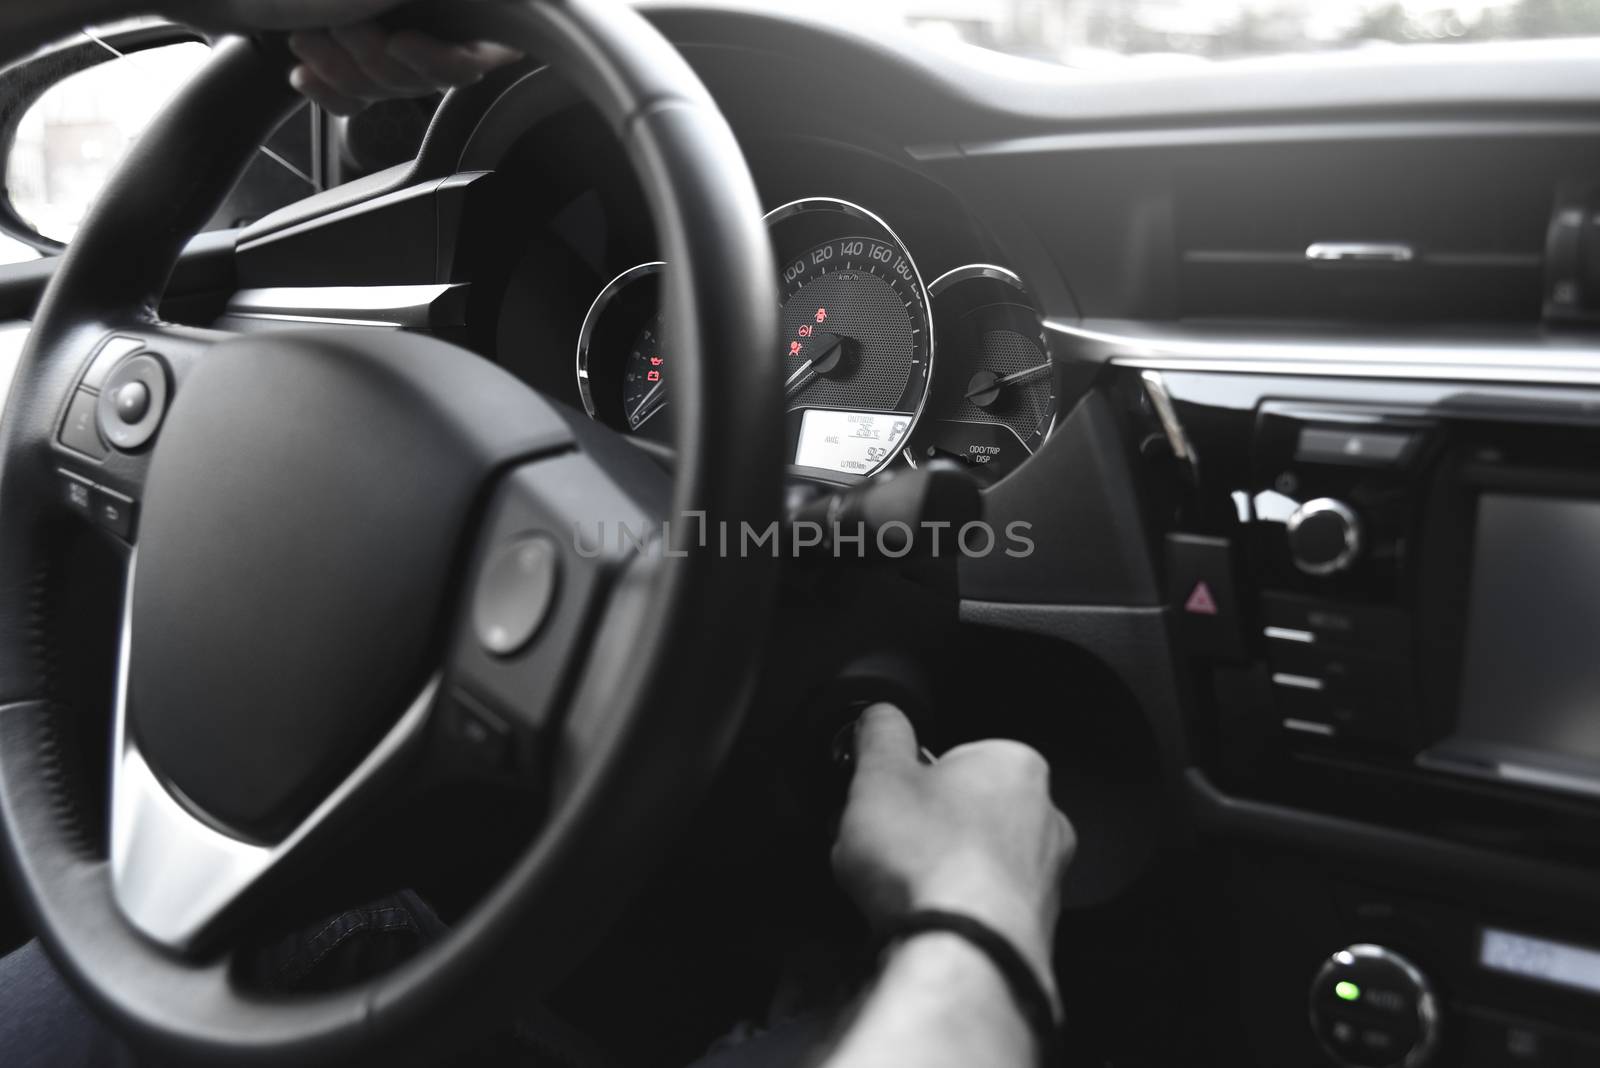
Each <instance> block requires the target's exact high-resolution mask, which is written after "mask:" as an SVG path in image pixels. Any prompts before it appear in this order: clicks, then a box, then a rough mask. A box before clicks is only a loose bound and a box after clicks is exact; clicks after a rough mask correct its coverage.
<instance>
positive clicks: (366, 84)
mask: <svg viewBox="0 0 1600 1068" xmlns="http://www.w3.org/2000/svg"><path fill="white" fill-rule="evenodd" d="M398 6H400V3H399V0H175V2H174V3H172V4H171V5H170V13H171V15H172V17H173V18H176V19H178V20H180V21H185V22H191V23H194V24H195V25H198V26H203V27H206V28H208V29H216V30H226V31H236V32H249V31H252V30H291V31H293V32H292V33H290V35H289V48H290V50H291V51H293V52H294V54H295V57H296V58H297V59H299V60H300V63H299V65H298V66H296V67H295V68H294V70H293V71H291V72H290V74H289V83H290V84H291V85H293V86H294V87H295V89H296V90H297V91H298V92H300V93H301V94H303V95H304V96H306V97H307V98H309V99H310V100H311V101H313V102H314V103H317V104H320V105H321V106H322V107H324V108H326V109H327V110H329V111H331V112H333V113H334V114H336V115H353V114H355V113H356V112H358V111H360V110H361V109H362V108H364V107H366V106H367V105H368V104H370V103H372V102H374V101H377V100H391V99H394V98H397V97H418V96H429V95H431V94H433V93H438V92H443V91H444V90H446V89H452V88H458V87H460V86H463V85H470V84H472V83H473V82H476V81H477V80H479V79H480V78H482V77H483V76H484V75H485V74H487V73H489V72H490V71H492V70H494V69H495V68H497V67H501V66H504V65H505V64H507V63H511V62H513V61H515V60H517V59H520V58H521V57H522V53H520V52H518V51H516V50H515V49H511V48H506V47H504V46H503V45H497V44H490V43H487V42H479V43H477V44H469V45H461V44H454V43H451V42H449V41H441V40H439V39H438V38H436V37H431V36H429V35H428V34H424V33H418V32H416V31H415V30H398V31H394V32H391V31H390V30H388V29H386V28H385V27H384V26H382V25H381V24H380V23H378V22H377V21H375V19H376V18H377V16H379V15H381V14H383V13H384V12H385V11H388V10H390V9H391V8H395V7H398Z"/></svg>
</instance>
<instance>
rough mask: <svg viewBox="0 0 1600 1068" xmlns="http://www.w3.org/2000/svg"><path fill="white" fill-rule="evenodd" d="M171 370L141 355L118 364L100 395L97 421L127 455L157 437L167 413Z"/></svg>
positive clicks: (158, 359)
mask: <svg viewBox="0 0 1600 1068" xmlns="http://www.w3.org/2000/svg"><path fill="white" fill-rule="evenodd" d="M167 393H168V390H167V368H166V365H165V364H163V363H162V362H161V360H160V358H159V357H156V356H154V355H151V354H150V353H141V354H140V355H138V356H133V357H130V358H128V359H126V360H124V361H123V362H122V363H120V364H118V365H117V366H116V368H115V369H114V370H113V371H112V372H111V374H110V376H109V377H108V378H107V379H106V383H105V388H104V389H103V390H101V392H100V399H99V401H98V404H97V409H96V419H97V421H98V423H99V426H100V433H101V434H103V435H104V436H105V439H106V440H107V441H109V442H111V444H112V445H114V446H116V447H117V448H118V449H122V450H124V451H128V450H132V449H137V448H139V447H141V446H143V445H144V444H146V443H147V442H149V440H150V439H151V438H152V437H154V436H155V433H156V429H157V428H158V427H160V425H161V417H162V416H164V415H165V414H166V411H167Z"/></svg>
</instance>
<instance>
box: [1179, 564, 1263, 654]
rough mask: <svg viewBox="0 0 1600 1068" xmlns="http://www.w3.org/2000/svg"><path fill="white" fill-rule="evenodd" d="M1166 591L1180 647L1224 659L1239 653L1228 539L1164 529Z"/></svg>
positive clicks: (1241, 651)
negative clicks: (1165, 530) (1165, 541)
mask: <svg viewBox="0 0 1600 1068" xmlns="http://www.w3.org/2000/svg"><path fill="white" fill-rule="evenodd" d="M1167 596H1168V597H1169V598H1170V600H1169V601H1168V602H1167V603H1168V604H1170V605H1172V610H1173V612H1174V614H1175V616H1176V622H1177V624H1178V627H1177V637H1178V641H1179V644H1180V646H1181V648H1182V650H1183V651H1184V652H1185V653H1187V654H1188V655H1190V656H1204V657H1217V658H1222V659H1230V660H1231V659H1237V658H1239V657H1240V656H1242V655H1243V654H1244V648H1243V645H1244V638H1243V634H1242V632H1241V630H1240V620H1239V599H1238V597H1237V596H1236V594H1235V590H1234V587H1233V552H1232V546H1231V545H1230V544H1229V542H1228V539H1226V538H1217V537H1208V536H1206V535H1203V534H1168V535H1167Z"/></svg>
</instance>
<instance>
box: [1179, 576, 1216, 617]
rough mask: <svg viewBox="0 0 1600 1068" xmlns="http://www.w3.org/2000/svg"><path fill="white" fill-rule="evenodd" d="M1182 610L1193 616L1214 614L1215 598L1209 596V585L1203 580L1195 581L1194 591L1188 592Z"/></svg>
mask: <svg viewBox="0 0 1600 1068" xmlns="http://www.w3.org/2000/svg"><path fill="white" fill-rule="evenodd" d="M1183 610H1184V611H1185V612H1188V613H1189V614H1190V615H1194V616H1214V615H1216V614H1217V599H1216V598H1215V597H1213V596H1211V587H1210V586H1207V585H1206V584H1205V582H1203V581H1202V582H1196V583H1195V584H1194V592H1192V593H1190V594H1189V599H1188V600H1187V601H1185V602H1183Z"/></svg>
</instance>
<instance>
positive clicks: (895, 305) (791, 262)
mask: <svg viewBox="0 0 1600 1068" xmlns="http://www.w3.org/2000/svg"><path fill="white" fill-rule="evenodd" d="M767 225H768V226H769V227H770V228H771V231H772V239H773V244H774V247H775V248H776V249H777V251H778V256H779V261H778V262H779V263H780V264H782V268H781V271H782V279H781V282H782V288H781V292H782V300H783V313H782V323H783V337H782V340H781V342H780V348H779V357H780V358H781V359H782V360H783V370H784V398H785V400H784V404H785V408H786V409H787V417H786V418H787V429H788V434H789V446H790V450H791V451H790V460H791V462H793V463H794V464H795V465H796V466H797V467H802V468H809V469H812V470H814V471H817V472H824V473H826V474H828V475H835V476H836V475H863V476H864V475H871V474H873V473H875V472H877V471H879V470H881V469H883V468H884V467H885V466H887V465H888V464H889V463H890V462H891V461H892V460H893V459H894V457H895V455H896V454H897V453H898V452H899V450H900V449H901V448H902V447H903V446H904V443H905V441H906V439H907V438H908V436H909V435H910V433H911V430H912V428H913V427H914V426H915V425H916V421H917V417H918V416H919V415H920V414H921V412H922V406H923V403H924V401H925V400H926V398H927V393H928V377H929V374H930V373H931V371H932V368H933V324H932V321H931V318H930V312H929V305H928V297H927V292H926V290H925V289H924V288H923V285H922V276H921V274H920V273H919V272H918V271H917V266H916V263H915V261H913V260H912V258H911V254H910V253H909V252H907V251H906V248H905V246H904V245H903V244H902V243H901V242H900V239H899V238H898V237H896V236H895V234H894V232H893V231H892V230H890V229H889V227H888V225H887V224H886V223H885V222H884V221H883V220H882V219H880V218H878V216H876V215H874V214H872V213H871V212H870V211H867V210H866V209H865V208H863V207H860V206H859V205H856V204H851V203H849V202H848V201H843V200H834V199H822V198H819V199H811V200H799V201H795V202H794V203H792V204H786V205H784V206H783V207H781V208H779V209H777V210H776V211H774V212H772V213H771V214H770V215H768V216H767Z"/></svg>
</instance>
